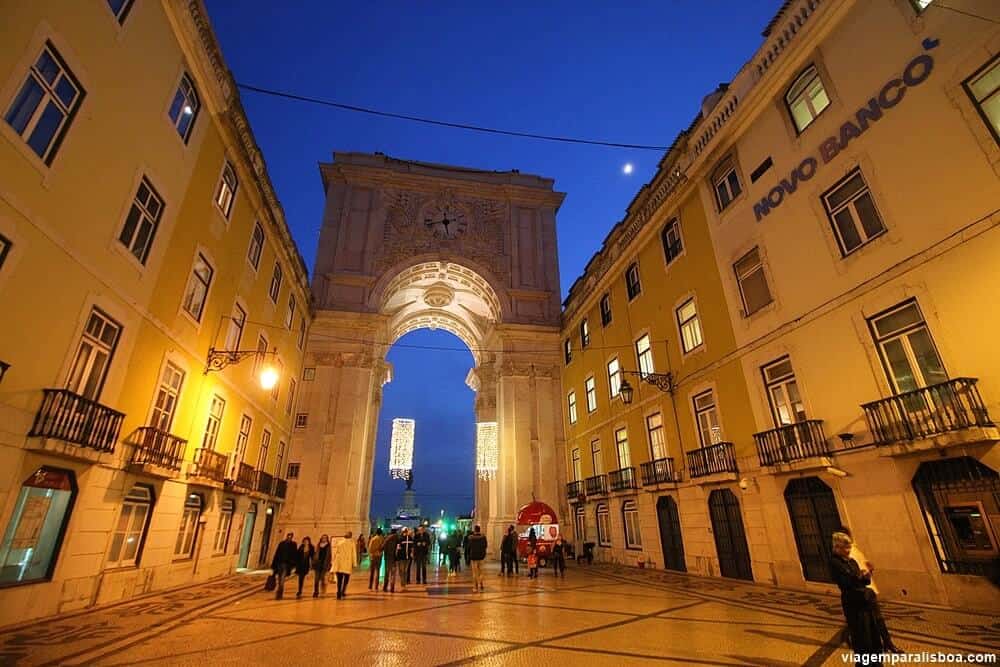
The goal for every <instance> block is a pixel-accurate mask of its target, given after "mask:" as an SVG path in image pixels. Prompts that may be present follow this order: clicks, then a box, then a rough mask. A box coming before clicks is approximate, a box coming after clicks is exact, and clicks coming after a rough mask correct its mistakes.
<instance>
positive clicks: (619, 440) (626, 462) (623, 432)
mask: <svg viewBox="0 0 1000 667" xmlns="http://www.w3.org/2000/svg"><path fill="white" fill-rule="evenodd" d="M615 453H616V454H617V455H618V468H619V470H620V469H622V468H631V467H632V457H631V456H630V455H629V451H628V429H626V428H620V429H616V430H615Z"/></svg>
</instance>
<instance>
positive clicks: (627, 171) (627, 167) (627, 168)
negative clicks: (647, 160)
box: [622, 162, 634, 176]
mask: <svg viewBox="0 0 1000 667" xmlns="http://www.w3.org/2000/svg"><path fill="white" fill-rule="evenodd" d="M633 169H634V167H633V166H632V163H631V162H626V163H625V166H624V167H622V173H623V174H625V175H626V176H627V175H629V174H631V173H632V170H633Z"/></svg>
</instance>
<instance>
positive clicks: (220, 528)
mask: <svg viewBox="0 0 1000 667" xmlns="http://www.w3.org/2000/svg"><path fill="white" fill-rule="evenodd" d="M235 511H236V501H235V500H233V499H232V498H226V499H225V500H223V501H222V505H221V506H220V507H219V522H218V523H217V524H215V539H214V540H213V543H212V553H216V554H224V553H226V548H227V547H228V546H229V533H230V532H231V531H232V528H233V513H234V512H235Z"/></svg>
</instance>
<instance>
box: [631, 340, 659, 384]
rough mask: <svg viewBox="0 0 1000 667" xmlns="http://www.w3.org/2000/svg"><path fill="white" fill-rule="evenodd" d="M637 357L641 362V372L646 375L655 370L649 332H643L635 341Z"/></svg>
mask: <svg viewBox="0 0 1000 667" xmlns="http://www.w3.org/2000/svg"><path fill="white" fill-rule="evenodd" d="M635 357H636V359H637V360H638V362H639V374H640V375H642V376H643V377H646V376H647V375H649V374H650V373H653V372H655V371H654V370H653V348H652V346H650V343H649V334H643V335H642V336H640V337H639V340H637V341H635Z"/></svg>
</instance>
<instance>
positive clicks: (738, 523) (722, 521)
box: [708, 489, 753, 581]
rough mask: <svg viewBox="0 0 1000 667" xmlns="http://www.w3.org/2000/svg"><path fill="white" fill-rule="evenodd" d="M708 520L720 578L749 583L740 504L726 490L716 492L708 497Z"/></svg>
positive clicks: (733, 495) (749, 577) (747, 557)
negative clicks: (730, 578)
mask: <svg viewBox="0 0 1000 667" xmlns="http://www.w3.org/2000/svg"><path fill="white" fill-rule="evenodd" d="M708 510H709V514H710V515H711V517H712V532H713V533H714V534H715V549H716V552H717V553H718V555H719V571H720V573H721V574H722V576H724V577H733V578H735V579H747V580H749V581H753V570H752V568H751V567H750V549H749V547H747V538H746V532H745V531H744V530H743V515H742V514H741V513H740V501H739V499H738V498H737V497H736V494H734V493H733V492H732V491H730V490H729V489H716V490H715V491H712V493H711V494H709V496H708Z"/></svg>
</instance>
